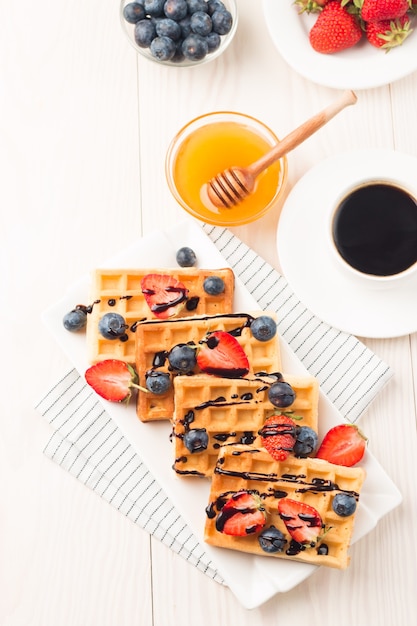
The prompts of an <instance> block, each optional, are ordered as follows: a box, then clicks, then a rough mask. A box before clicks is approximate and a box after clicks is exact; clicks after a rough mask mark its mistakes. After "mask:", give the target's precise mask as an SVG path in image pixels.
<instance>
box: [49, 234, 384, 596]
mask: <svg viewBox="0 0 417 626" xmlns="http://www.w3.org/2000/svg"><path fill="white" fill-rule="evenodd" d="M203 230H204V232H205V233H206V235H207V236H208V237H209V239H210V240H211V241H212V242H213V244H214V245H215V246H216V247H217V249H218V250H219V251H220V253H221V254H222V256H223V257H224V259H225V260H226V262H227V263H228V264H229V265H230V266H231V267H232V268H233V270H234V272H235V275H236V276H237V277H238V278H239V279H240V281H241V282H242V283H243V284H244V286H245V287H246V288H247V289H248V291H249V292H250V293H251V295H252V296H253V298H254V299H255V300H256V301H257V302H258V305H259V308H260V309H264V310H266V309H268V310H273V311H275V312H276V313H277V318H278V330H279V333H280V335H281V336H282V337H283V339H284V340H285V341H286V342H287V343H288V344H289V346H290V347H291V349H292V351H293V352H294V353H295V354H296V356H297V357H298V358H299V360H300V361H301V362H302V363H303V364H304V366H305V367H306V368H307V369H308V371H309V372H310V373H311V374H312V375H313V376H315V377H316V378H317V379H318V380H319V382H320V385H321V388H322V390H323V391H324V392H325V394H326V395H327V397H328V398H329V400H330V401H331V402H332V403H333V404H334V405H335V406H336V408H337V409H338V410H339V412H340V413H341V414H342V415H343V416H344V417H345V418H346V419H347V420H349V421H351V422H355V421H356V420H357V419H358V418H359V417H360V416H361V415H362V414H363V413H364V411H365V410H366V408H367V407H368V406H369V404H370V402H371V401H372V400H373V398H375V396H376V395H377V393H378V392H379V391H380V390H381V389H382V387H383V386H384V385H385V384H386V382H387V381H388V380H389V379H390V378H391V376H392V372H391V370H390V368H389V367H388V366H387V364H386V363H384V362H383V361H381V360H380V359H379V358H378V357H377V356H376V355H375V354H373V352H372V351H371V350H369V349H368V348H367V347H366V346H364V345H363V344H362V343H361V342H360V341H358V340H357V339H356V338H355V337H353V336H351V335H349V334H347V333H344V332H341V331H339V330H336V329H334V328H332V327H330V326H329V325H327V324H326V323H324V322H322V321H321V320H319V319H318V318H317V317H315V316H314V315H313V314H312V313H311V312H310V311H309V310H307V309H306V308H305V306H304V305H303V304H302V303H301V302H300V301H299V300H298V298H297V297H296V296H295V294H294V293H293V292H292V291H291V289H290V287H289V286H288V283H287V282H286V280H285V278H284V277H283V276H281V275H280V274H279V273H278V272H277V271H276V270H275V269H274V268H273V267H272V266H271V265H269V264H268V263H266V262H265V261H264V260H263V259H262V258H261V257H259V256H258V255H257V254H256V253H255V252H254V251H253V250H251V249H250V248H249V247H248V246H247V245H246V244H244V243H243V242H242V241H241V240H240V239H238V238H237V237H236V236H235V235H233V234H232V233H231V232H230V231H228V230H227V229H224V228H220V227H214V226H209V225H206V224H205V225H203ZM37 409H38V410H39V412H40V413H41V414H42V415H43V416H44V417H45V418H46V419H47V420H48V422H49V423H50V425H51V426H52V428H53V434H52V436H51V438H50V440H49V442H48V443H47V445H46V447H45V450H44V452H45V454H46V455H47V456H48V457H49V458H51V459H53V460H54V461H55V462H57V463H58V464H59V465H60V466H61V467H63V468H64V469H65V470H67V471H68V472H70V473H71V474H72V475H74V476H75V477H76V478H78V479H79V480H80V481H81V482H82V483H84V484H85V485H86V486H88V487H90V488H91V489H92V490H93V491H95V492H96V493H97V494H99V495H100V496H101V497H102V498H104V499H106V500H107V501H108V502H109V503H110V504H112V505H113V506H115V507H116V508H117V509H118V510H119V511H120V512H121V513H122V514H123V515H125V516H126V517H128V518H129V519H131V520H132V521H133V522H134V523H136V524H138V525H139V526H140V527H141V528H143V529H145V530H146V531H147V532H149V533H150V534H152V535H153V536H154V537H156V538H157V539H159V540H160V541H162V542H163V543H164V544H165V545H168V546H169V547H170V548H171V549H173V550H174V551H175V552H177V553H178V554H180V555H182V556H183V557H184V558H186V559H187V560H188V561H189V562H190V563H192V564H193V565H194V566H195V567H197V568H198V569H200V570H202V571H204V572H205V573H206V574H207V575H208V576H210V577H211V578H212V579H214V580H216V581H218V582H219V583H222V584H224V581H223V579H222V577H221V575H220V574H219V573H218V571H217V569H216V565H215V564H214V563H213V562H212V561H211V560H210V558H209V557H208V556H207V554H206V553H205V550H204V547H203V546H202V545H201V544H200V543H199V541H198V540H197V539H196V538H195V536H194V535H193V533H192V532H191V531H190V529H189V528H188V527H187V525H186V523H185V522H184V520H183V519H182V517H181V515H180V514H179V513H178V512H177V510H176V508H175V506H174V504H173V503H172V502H171V501H170V500H169V498H168V497H167V495H166V494H165V493H164V491H163V489H162V488H161V487H160V485H158V483H157V482H156V481H155V479H154V478H153V476H152V475H151V473H150V472H149V470H148V469H147V467H146V466H145V465H144V463H143V462H142V460H141V459H140V458H139V456H138V454H137V453H136V452H135V451H134V450H133V448H132V446H131V445H130V444H129V442H128V441H127V440H126V438H125V437H124V436H123V435H122V433H121V432H120V430H119V428H118V427H117V426H116V424H115V423H114V422H113V421H112V419H111V418H110V417H109V415H108V414H107V413H106V412H105V410H104V409H103V406H102V405H101V403H100V402H99V401H98V400H97V397H96V395H95V394H94V393H93V392H92V390H91V389H90V388H89V387H88V386H87V385H86V384H85V381H84V379H83V378H82V377H81V376H80V375H79V374H78V372H77V371H76V370H75V369H73V370H71V371H70V372H68V373H67V374H66V375H65V376H63V378H62V379H61V380H59V381H58V382H57V383H56V384H55V385H54V386H53V388H52V389H50V390H49V391H48V393H47V394H46V395H45V396H44V397H43V398H42V400H41V401H40V402H39V404H38V405H37Z"/></svg>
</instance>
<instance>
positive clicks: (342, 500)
mask: <svg viewBox="0 0 417 626" xmlns="http://www.w3.org/2000/svg"><path fill="white" fill-rule="evenodd" d="M332 507H333V511H334V512H335V513H336V515H340V517H349V516H350V515H353V514H354V512H355V511H356V498H355V496H352V495H350V494H348V493H337V494H336V495H335V497H334V498H333V502H332Z"/></svg>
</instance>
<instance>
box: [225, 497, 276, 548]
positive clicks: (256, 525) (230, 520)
mask: <svg viewBox="0 0 417 626" xmlns="http://www.w3.org/2000/svg"><path fill="white" fill-rule="evenodd" d="M265 522H266V513H265V509H264V507H263V506H262V500H261V498H260V496H259V494H257V493H256V492H253V491H237V492H235V493H233V494H232V495H231V497H230V498H229V500H228V501H227V502H226V504H225V505H224V506H223V508H222V510H221V511H220V513H219V515H218V516H217V519H216V530H218V531H219V532H221V533H224V534H225V535H233V536H234V537H245V536H246V535H252V534H253V533H257V532H259V531H260V530H262V528H263V527H264V526H265Z"/></svg>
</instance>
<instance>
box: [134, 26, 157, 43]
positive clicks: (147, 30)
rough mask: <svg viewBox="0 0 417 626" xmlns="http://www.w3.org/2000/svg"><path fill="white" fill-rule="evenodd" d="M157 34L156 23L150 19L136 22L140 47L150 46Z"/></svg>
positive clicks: (136, 36) (137, 41)
mask: <svg viewBox="0 0 417 626" xmlns="http://www.w3.org/2000/svg"><path fill="white" fill-rule="evenodd" d="M155 36H156V30H155V25H154V24H153V22H151V20H150V19H146V20H141V21H140V22H138V23H137V24H135V41H136V43H137V44H138V46H139V47H140V48H149V46H150V45H151V43H152V40H153V39H155Z"/></svg>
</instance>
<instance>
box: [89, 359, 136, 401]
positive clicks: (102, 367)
mask: <svg viewBox="0 0 417 626" xmlns="http://www.w3.org/2000/svg"><path fill="white" fill-rule="evenodd" d="M85 379H86V381H87V383H88V384H89V385H90V387H92V388H93V389H94V391H95V392H96V393H98V395H99V396H101V397H102V398H104V399H105V400H109V402H126V403H127V402H129V400H130V397H131V395H132V388H137V389H142V388H141V387H139V386H138V385H137V384H136V383H137V380H138V377H137V374H136V372H135V370H134V369H133V367H131V366H130V365H127V364H126V363H125V362H124V361H119V360H117V359H107V360H105V361H100V362H99V363H96V365H92V366H91V367H90V368H89V369H88V370H87V371H86V372H85ZM143 391H146V390H143Z"/></svg>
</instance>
